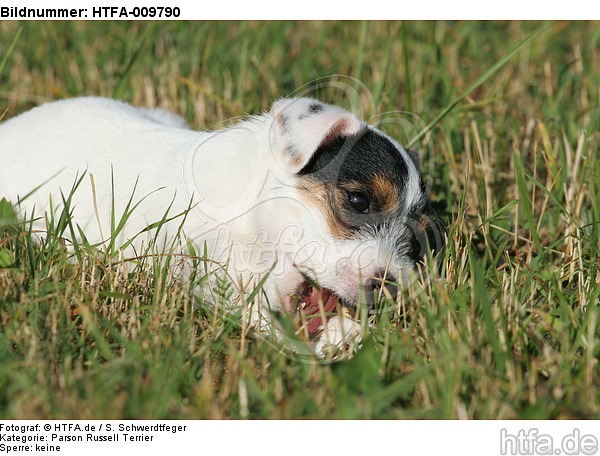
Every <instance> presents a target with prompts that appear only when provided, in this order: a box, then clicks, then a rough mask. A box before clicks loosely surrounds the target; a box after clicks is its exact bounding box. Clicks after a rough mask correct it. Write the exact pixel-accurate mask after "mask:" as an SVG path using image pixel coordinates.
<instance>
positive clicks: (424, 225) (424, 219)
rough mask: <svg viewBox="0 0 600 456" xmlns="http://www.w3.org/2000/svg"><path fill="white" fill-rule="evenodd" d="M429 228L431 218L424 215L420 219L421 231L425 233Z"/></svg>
mask: <svg viewBox="0 0 600 456" xmlns="http://www.w3.org/2000/svg"><path fill="white" fill-rule="evenodd" d="M427 228H429V218H428V217H427V216H426V215H425V214H423V215H421V218H420V219H419V231H420V232H421V233H423V232H424V231H426V230H427Z"/></svg>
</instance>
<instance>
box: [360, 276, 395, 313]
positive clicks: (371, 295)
mask: <svg viewBox="0 0 600 456" xmlns="http://www.w3.org/2000/svg"><path fill="white" fill-rule="evenodd" d="M396 282H397V279H396V278H395V277H394V276H392V275H391V274H390V273H389V272H388V273H387V275H386V274H385V271H380V272H378V273H377V274H375V275H374V276H373V277H370V278H369V279H368V280H367V281H366V282H365V285H364V287H365V295H366V298H367V306H368V307H369V309H374V308H375V306H376V305H377V304H379V301H383V300H384V299H385V298H386V296H388V295H389V297H390V298H391V299H392V300H396V297H397V296H398V285H397V283H396ZM386 291H387V292H386Z"/></svg>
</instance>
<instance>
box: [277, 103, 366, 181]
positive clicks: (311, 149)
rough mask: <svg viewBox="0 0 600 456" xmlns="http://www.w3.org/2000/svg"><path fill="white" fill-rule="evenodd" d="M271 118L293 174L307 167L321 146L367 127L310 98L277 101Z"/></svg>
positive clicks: (351, 117)
mask: <svg viewBox="0 0 600 456" xmlns="http://www.w3.org/2000/svg"><path fill="white" fill-rule="evenodd" d="M271 115H272V116H273V119H274V123H273V124H274V128H275V134H276V136H277V141H278V142H279V146H280V147H281V151H282V154H283V155H284V157H283V158H284V161H285V163H286V164H287V166H288V169H289V170H290V172H292V173H297V172H299V171H300V170H301V169H302V168H304V166H306V164H307V163H308V162H309V160H310V159H311V157H312V156H313V154H314V153H315V152H316V151H317V149H318V148H319V147H322V146H325V145H327V144H329V143H330V142H331V141H333V140H334V139H336V138H338V137H340V136H348V135H353V134H357V133H359V132H360V131H361V130H362V129H363V128H365V126H366V125H365V124H364V122H361V121H360V120H358V119H357V118H356V117H355V116H354V114H352V113H351V112H348V111H346V110H344V109H342V108H338V107H337V106H331V105H328V104H325V103H321V102H320V101H317V100H313V99H310V98H289V99H282V100H277V101H276V102H275V103H274V104H273V107H272V108H271Z"/></svg>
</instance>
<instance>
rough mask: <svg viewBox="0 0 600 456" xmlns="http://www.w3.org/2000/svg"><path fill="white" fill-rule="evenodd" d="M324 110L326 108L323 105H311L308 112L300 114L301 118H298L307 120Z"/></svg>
mask: <svg viewBox="0 0 600 456" xmlns="http://www.w3.org/2000/svg"><path fill="white" fill-rule="evenodd" d="M324 108H325V106H323V105H322V104H321V103H311V104H310V106H309V107H308V111H307V112H305V113H304V114H300V116H298V118H299V119H306V118H307V117H310V116H312V115H314V114H319V113H320V112H321V111H323V109H324Z"/></svg>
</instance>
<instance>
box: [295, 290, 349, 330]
mask: <svg viewBox="0 0 600 456" xmlns="http://www.w3.org/2000/svg"><path fill="white" fill-rule="evenodd" d="M286 301H287V305H286V307H287V308H288V310H289V311H291V312H293V313H295V314H297V315H298V316H299V317H300V319H301V322H302V326H303V327H305V328H306V330H307V331H308V334H309V336H310V337H314V336H316V335H318V334H319V333H320V332H321V330H322V329H323V327H324V326H325V325H326V324H327V320H328V319H329V317H332V316H334V315H338V314H340V313H341V311H342V308H344V310H345V311H346V312H350V314H351V315H352V316H353V314H354V311H353V309H350V308H348V307H347V306H344V304H343V302H342V300H341V299H340V297H339V296H338V295H336V294H335V293H334V292H333V291H331V290H329V289H327V288H319V287H317V286H316V285H312V284H310V283H309V282H308V281H306V280H305V281H303V282H302V284H301V285H300V288H299V290H298V292H297V293H296V294H294V295H292V296H291V297H289V299H288V300H286Z"/></svg>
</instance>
